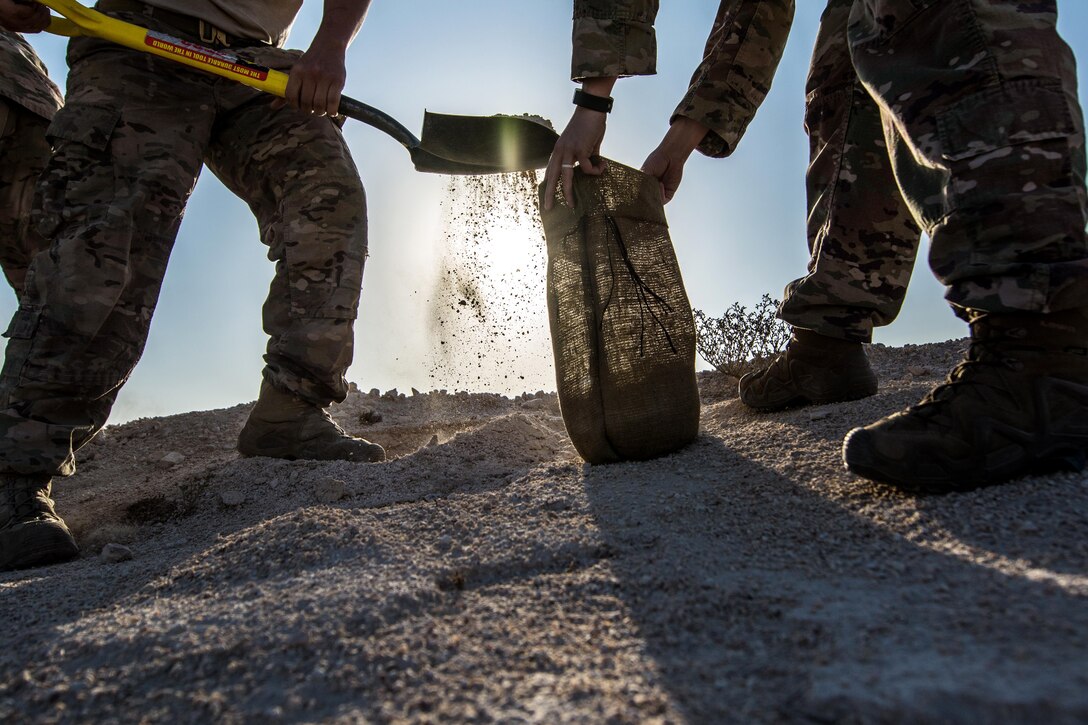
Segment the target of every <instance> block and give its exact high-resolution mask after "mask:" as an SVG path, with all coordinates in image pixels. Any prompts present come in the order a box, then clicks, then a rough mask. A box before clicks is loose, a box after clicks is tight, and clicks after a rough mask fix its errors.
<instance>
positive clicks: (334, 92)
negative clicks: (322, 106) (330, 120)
mask: <svg viewBox="0 0 1088 725" xmlns="http://www.w3.org/2000/svg"><path fill="white" fill-rule="evenodd" d="M342 91H343V86H342V85H341V84H338V83H334V84H332V85H331V86H330V87H329V96H328V98H329V99H328V101H327V102H326V103H327V106H326V108H327V109H328V112H329V115H330V116H335V115H337V114H339V113H340V94H341V93H342Z"/></svg>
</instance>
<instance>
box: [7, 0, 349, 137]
mask: <svg viewBox="0 0 1088 725" xmlns="http://www.w3.org/2000/svg"><path fill="white" fill-rule="evenodd" d="M3 1H4V0H0V2H3ZM346 50H347V48H346V46H345V47H335V46H334V47H329V46H327V45H321V46H319V45H318V44H316V43H315V44H314V45H311V46H310V49H309V50H307V51H306V52H305V53H303V54H302V57H301V58H299V59H298V61H297V62H296V63H295V65H294V66H293V67H292V68H291V74H290V75H289V76H288V78H287V90H286V92H285V93H284V99H285V100H286V102H287V104H288V105H290V106H291V107H292V108H297V109H299V110H301V111H304V112H306V113H316V114H317V115H319V116H335V115H336V114H337V113H338V112H339V110H340V94H341V93H342V92H343V90H344V84H345V83H346V82H347V77H348V72H347V66H346V64H345V62H344V54H345V52H346Z"/></svg>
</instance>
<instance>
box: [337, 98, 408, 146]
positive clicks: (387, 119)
mask: <svg viewBox="0 0 1088 725" xmlns="http://www.w3.org/2000/svg"><path fill="white" fill-rule="evenodd" d="M340 113H342V114H344V115H345V116H347V117H348V118H354V119H355V120H356V121H362V122H363V123H365V124H366V125H368V126H373V127H374V128H376V129H378V130H379V131H381V132H382V133H385V134H388V135H390V136H392V137H393V138H394V139H395V140H396V141H397V142H398V143H400V145H401V146H403V147H404V148H406V149H408V150H409V151H411V150H412V149H414V148H416V147H417V146H419V139H418V138H416V136H415V134H413V133H412V132H411V131H409V130H408V129H407V128H405V127H404V126H403V125H402V124H401V123H400V122H399V121H398V120H397V119H395V118H393V117H392V116H390V115H389V114H388V113H385V112H384V111H380V110H378V109H377V108H374V106H371V105H368V104H366V103H363V102H362V101H357V100H355V99H354V98H348V97H347V96H340Z"/></svg>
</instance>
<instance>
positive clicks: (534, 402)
mask: <svg viewBox="0 0 1088 725" xmlns="http://www.w3.org/2000/svg"><path fill="white" fill-rule="evenodd" d="M548 402H549V401H548V400H547V398H530V399H529V400H526V401H525V402H524V403H522V404H521V407H522V408H524V409H525V410H543V409H544V408H547V407H548Z"/></svg>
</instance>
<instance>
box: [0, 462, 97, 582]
mask: <svg viewBox="0 0 1088 725" xmlns="http://www.w3.org/2000/svg"><path fill="white" fill-rule="evenodd" d="M50 489H51V484H50V480H49V476H43V475H34V476H26V475H22V474H18V473H0V571H8V570H11V569H26V568H28V567H32V566H44V565H46V564H56V563H59V562H62V561H68V560H69V559H73V558H75V557H77V556H79V547H78V546H76V540H75V539H74V538H73V537H72V532H71V531H69V530H68V527H67V526H65V525H64V521H62V520H61V518H60V517H59V516H57V512H56V511H54V510H53V500H52V499H51V498H49V493H50Z"/></svg>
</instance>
